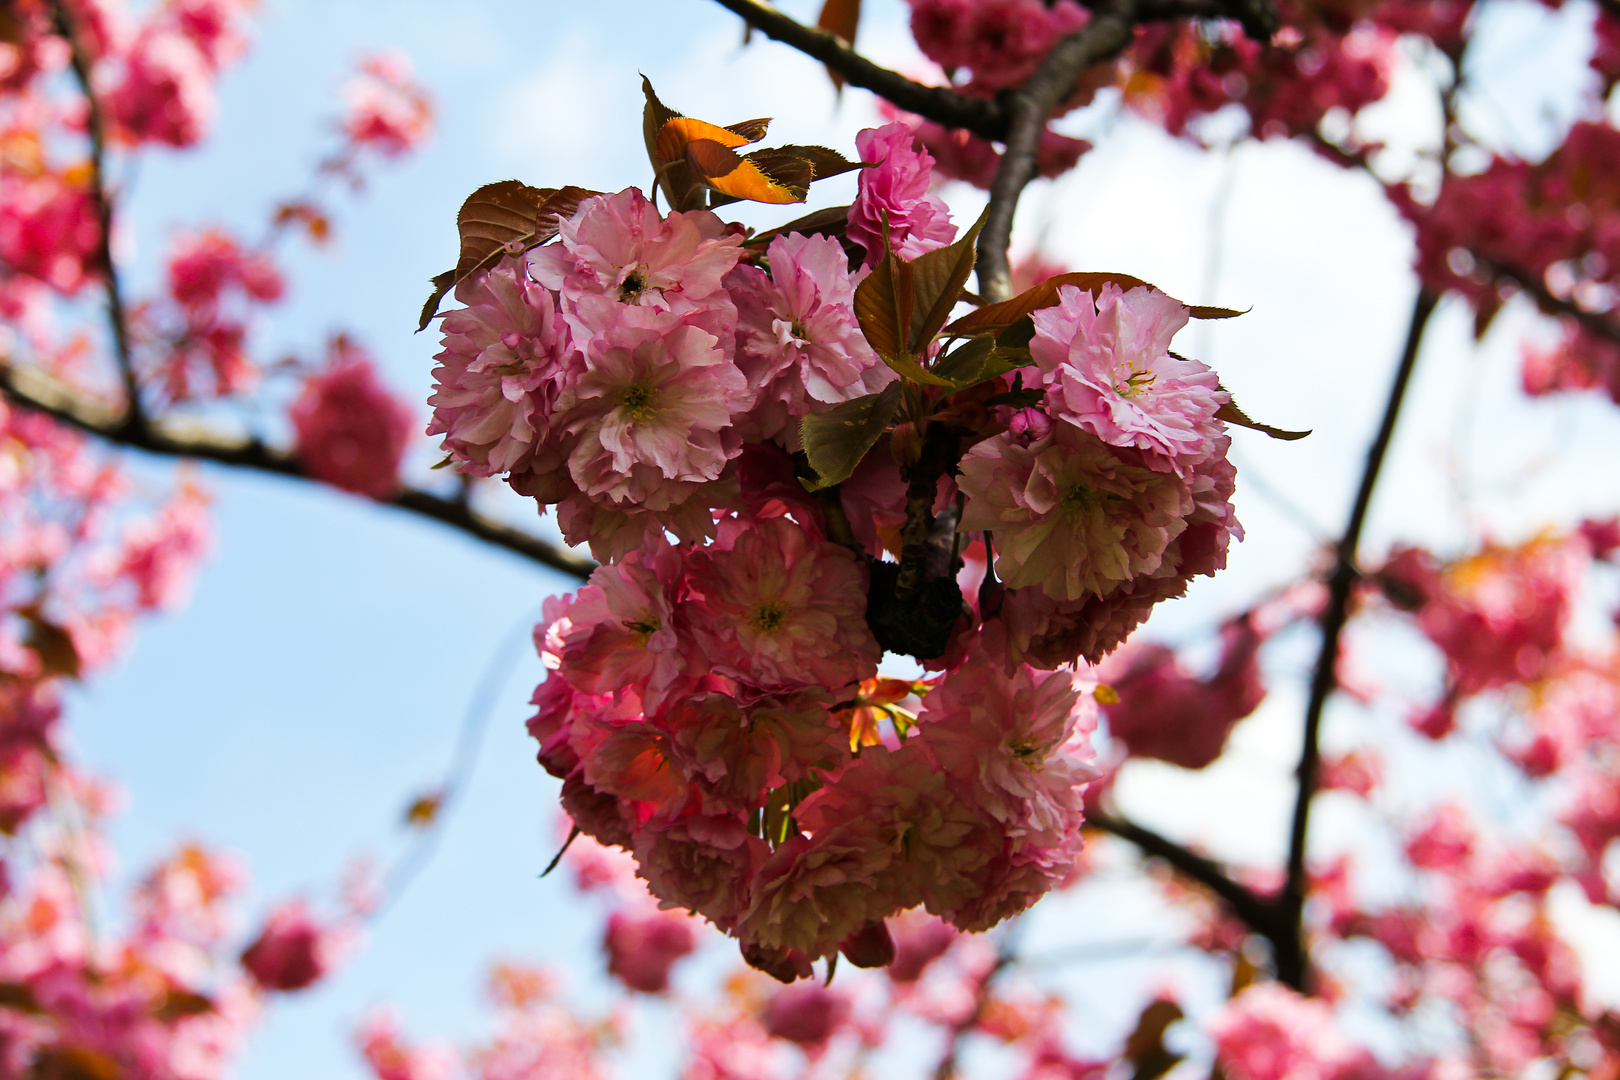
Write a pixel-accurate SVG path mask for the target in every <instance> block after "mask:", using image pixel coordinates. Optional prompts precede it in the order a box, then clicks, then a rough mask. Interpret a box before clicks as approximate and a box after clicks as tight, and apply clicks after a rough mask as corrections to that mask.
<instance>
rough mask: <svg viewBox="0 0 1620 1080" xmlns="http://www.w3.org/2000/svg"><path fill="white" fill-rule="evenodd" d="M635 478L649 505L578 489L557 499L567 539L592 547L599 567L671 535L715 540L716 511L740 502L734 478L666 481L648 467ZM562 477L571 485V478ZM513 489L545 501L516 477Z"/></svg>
mask: <svg viewBox="0 0 1620 1080" xmlns="http://www.w3.org/2000/svg"><path fill="white" fill-rule="evenodd" d="M630 473H631V475H630V483H631V486H632V488H633V489H634V490H638V491H641V492H644V493H646V501H644V502H642V503H640V504H638V503H636V502H634V501H630V500H626V501H618V500H615V499H613V498H611V497H609V496H601V497H596V498H593V497H592V496H589V495H586V494H584V493H583V492H580V491H578V490H570V491H567V492H565V493H564V494H563V495H562V496H561V497H560V498H559V499H558V500H557V525H558V527H559V528H560V529H562V534H563V539H565V540H567V541H568V542H569V543H570V544H590V546H591V555H592V556H593V557H594V558H596V559H597V560H598V561H599V562H611V561H613V560H616V559H622V558H623V557H624V556H626V555H627V554H629V553H630V552H632V551H637V550H640V549H643V548H653V547H657V546H659V545H661V544H666V543H668V541H667V540H666V538H665V536H664V534H665V533H666V532H667V533H672V534H674V536H675V538H676V539H677V540H679V541H680V542H681V543H683V544H690V543H696V542H698V541H700V540H705V539H710V538H712V537H713V536H714V534H715V524H714V514H713V511H714V510H716V509H720V508H731V507H733V505H734V504H735V502H736V484H735V483H734V482H732V481H731V479H730V478H729V477H728V476H722V477H721V478H720V479H719V480H716V481H711V482H709V483H693V482H691V481H681V480H665V479H663V478H662V474H661V473H660V472H659V471H658V470H657V468H655V467H654V466H651V465H642V464H637V465H635V466H634V467H633V468H632V469H631V470H630ZM525 475H526V477H527V476H532V475H533V474H532V473H530V474H525ZM562 475H563V480H564V482H565V483H566V481H567V473H566V472H564V473H563V474H562ZM512 486H513V487H514V488H517V490H518V491H519V492H521V493H522V494H525V495H531V496H534V497H536V498H539V496H538V495H536V494H535V492H534V491H533V490H529V485H528V484H527V483H522V484H520V483H518V482H516V478H514V483H513V485H512ZM542 501H544V500H542Z"/></svg>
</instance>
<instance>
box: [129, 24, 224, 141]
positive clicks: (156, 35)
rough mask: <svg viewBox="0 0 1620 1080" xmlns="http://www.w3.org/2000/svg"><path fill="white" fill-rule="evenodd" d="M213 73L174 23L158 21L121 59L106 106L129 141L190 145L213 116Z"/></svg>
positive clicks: (195, 44)
mask: <svg viewBox="0 0 1620 1080" xmlns="http://www.w3.org/2000/svg"><path fill="white" fill-rule="evenodd" d="M215 76H216V71H215V68H214V65H213V64H212V63H211V62H210V60H209V57H208V56H207V55H206V54H204V52H203V51H202V49H200V48H199V47H198V45H197V43H196V42H195V41H193V40H192V39H191V38H190V37H189V36H188V35H187V34H186V33H185V32H184V31H183V30H182V29H181V28H180V27H178V26H174V25H171V24H169V23H168V21H167V20H163V19H160V20H158V21H155V22H154V23H152V24H151V25H149V26H147V27H146V28H145V29H144V30H142V32H141V35H140V37H139V38H137V39H136V41H135V44H134V46H133V47H132V48H131V49H130V51H129V53H128V54H127V55H126V56H125V57H124V63H123V71H122V76H121V78H120V79H119V80H118V82H117V83H115V84H114V85H113V87H112V89H111V90H110V91H109V92H108V93H107V94H106V102H107V109H108V111H109V112H110V113H111V114H112V116H113V118H114V120H115V121H116V122H117V124H118V126H119V129H120V131H121V133H122V134H123V135H124V137H125V138H126V139H128V140H129V141H131V142H136V143H140V142H157V143H164V144H166V145H169V146H177V147H179V146H191V145H193V144H195V143H197V142H199V141H201V140H202V138H203V136H205V135H206V134H207V133H208V128H209V127H210V126H211V125H212V124H213V120H214V110H215V101H214V79H215Z"/></svg>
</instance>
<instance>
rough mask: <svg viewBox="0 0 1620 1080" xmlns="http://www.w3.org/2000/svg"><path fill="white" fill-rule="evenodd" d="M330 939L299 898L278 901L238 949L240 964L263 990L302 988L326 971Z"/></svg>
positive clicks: (329, 962)
mask: <svg viewBox="0 0 1620 1080" xmlns="http://www.w3.org/2000/svg"><path fill="white" fill-rule="evenodd" d="M332 952H333V939H332V938H331V937H330V936H329V933H328V931H327V928H326V927H323V926H322V925H321V924H320V923H318V922H316V921H315V918H314V916H313V915H312V914H311V912H310V910H309V907H308V905H306V904H304V903H303V902H302V901H297V900H294V901H291V902H289V903H285V904H282V905H281V906H280V907H278V908H276V909H275V910H274V911H272V912H271V913H270V916H269V918H267V919H266V920H265V924H264V929H262V930H260V931H259V935H258V937H256V938H254V939H253V943H252V944H251V945H249V946H248V947H247V948H246V949H245V950H243V952H242V967H243V968H245V969H246V970H247V972H248V974H250V975H252V976H253V981H254V982H256V983H258V984H259V986H261V987H263V988H264V989H266V990H302V989H304V988H305V987H308V986H313V985H314V984H315V983H316V982H318V981H319V980H320V979H321V977H322V976H323V975H325V974H326V973H327V971H328V970H330V968H331V966H332V961H333V959H334V957H333V955H332Z"/></svg>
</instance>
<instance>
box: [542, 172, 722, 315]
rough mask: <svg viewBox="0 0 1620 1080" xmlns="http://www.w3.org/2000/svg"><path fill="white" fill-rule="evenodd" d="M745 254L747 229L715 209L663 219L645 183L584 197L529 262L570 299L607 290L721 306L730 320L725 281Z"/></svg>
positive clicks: (647, 299)
mask: <svg viewBox="0 0 1620 1080" xmlns="http://www.w3.org/2000/svg"><path fill="white" fill-rule="evenodd" d="M741 255H742V236H741V234H739V233H733V232H731V231H730V228H729V227H728V226H727V225H726V223H725V222H723V221H721V220H720V218H719V217H717V216H715V215H714V214H712V213H710V212H709V211H707V210H692V211H687V212H684V213H683V212H679V211H677V212H674V213H671V214H670V215H669V216H668V217H665V218H660V217H659V216H658V208H657V207H655V206H653V204H652V203H650V202H648V201H647V197H646V196H645V195H643V194H642V193H641V191H640V189H638V188H625V189H624V190H623V191H621V192H619V193H618V194H616V195H598V196H595V197H593V198H589V199H586V200H585V201H584V202H582V203H580V204H579V209H578V210H576V211H575V212H574V215H573V216H572V217H570V218H568V219H567V220H565V221H561V222H559V223H558V227H557V241H556V242H555V243H552V244H546V245H544V246H543V247H538V248H535V249H534V250H533V251H531V252H530V253H529V269H530V270H531V272H532V273H533V274H534V276H535V278H536V280H538V281H539V282H540V283H541V284H543V285H545V286H546V288H548V289H552V290H554V291H557V292H560V293H561V294H562V296H563V299H564V301H566V303H567V305H573V304H576V303H578V302H579V301H580V300H581V299H583V298H584V297H587V296H601V297H607V298H609V299H611V300H612V301H614V302H615V303H620V304H631V305H639V306H642V307H650V308H654V309H656V310H661V311H676V312H680V313H686V312H690V311H693V310H694V309H695V308H700V307H701V308H708V309H718V310H722V311H724V312H726V314H725V315H723V316H722V320H723V321H724V322H725V323H726V324H727V326H730V325H732V323H733V321H734V318H735V316H734V315H733V314H730V311H729V309H730V307H731V301H730V299H729V298H728V297H727V296H726V294H725V290H724V289H723V288H721V283H720V282H721V279H722V278H723V277H725V275H726V272H727V271H729V270H730V269H731V268H732V267H733V266H735V265H737V260H738V258H740V257H741Z"/></svg>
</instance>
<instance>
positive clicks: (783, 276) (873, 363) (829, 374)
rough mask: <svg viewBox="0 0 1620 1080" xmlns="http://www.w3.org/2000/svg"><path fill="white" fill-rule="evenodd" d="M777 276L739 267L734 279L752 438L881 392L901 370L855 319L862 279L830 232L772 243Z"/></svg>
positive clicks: (730, 281)
mask: <svg viewBox="0 0 1620 1080" xmlns="http://www.w3.org/2000/svg"><path fill="white" fill-rule="evenodd" d="M767 255H768V257H769V260H770V275H769V276H767V275H766V274H765V272H764V271H762V270H759V269H757V268H756V267H752V266H738V267H737V268H736V269H735V270H733V271H732V272H731V273H730V274H729V275H727V277H726V286H727V288H728V289H729V290H730V291H731V296H732V299H733V300H734V301H736V304H737V312H738V314H737V366H738V367H740V368H741V369H742V370H743V373H744V374H745V375H747V377H748V385H749V389H750V390H751V391H753V392H754V394H755V396H756V401H755V404H754V411H753V413H752V414H751V416H750V420H751V425H750V428H749V429H747V430H745V435H746V436H747V437H748V438H750V439H755V440H758V439H768V438H773V437H776V436H777V435H778V434H783V435H784V437H785V439H786V441H787V443H788V445H789V447H790V448H792V447H797V446H798V431H797V429H796V427H795V424H794V421H796V420H798V419H800V418H802V417H803V416H804V415H805V414H806V413H809V412H816V411H819V409H820V408H821V407H822V406H823V405H826V404H833V403H836V402H840V401H848V400H849V399H851V398H855V397H859V396H860V395H862V394H870V393H874V392H876V391H878V390H881V389H882V388H883V387H884V386H885V385H887V384H888V383H890V382H892V381H894V379H895V378H896V376H895V374H894V372H893V371H892V370H890V368H889V367H888V365H886V364H884V363H882V362H881V361H880V360H879V359H878V357H877V354H876V353H874V352H873V351H872V347H871V346H870V345H868V344H867V343H866V337H865V335H863V334H862V333H861V329H860V325H859V324H858V323H857V322H856V319H855V307H854V297H855V283H856V282H855V279H854V278H853V277H852V276H851V275H850V273H849V269H848V267H849V260H848V258H847V256H845V254H844V248H843V245H841V244H840V243H839V242H838V241H837V240H835V239H834V238H832V237H830V236H811V237H805V236H800V235H799V234H798V233H788V234H786V235H784V236H779V237H777V238H776V239H775V240H773V241H771V245H770V248H769V250H768V252H767Z"/></svg>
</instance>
